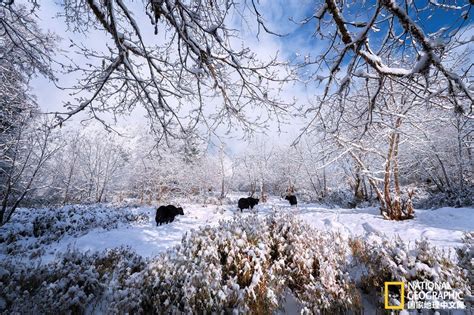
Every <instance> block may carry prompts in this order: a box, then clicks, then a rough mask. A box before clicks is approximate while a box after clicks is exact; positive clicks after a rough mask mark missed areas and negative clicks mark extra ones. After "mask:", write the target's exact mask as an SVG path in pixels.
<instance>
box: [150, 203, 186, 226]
mask: <svg viewBox="0 0 474 315" xmlns="http://www.w3.org/2000/svg"><path fill="white" fill-rule="evenodd" d="M178 214H180V215H184V211H183V208H181V207H179V208H176V207H175V206H173V205H167V206H161V207H159V208H158V209H156V216H155V221H156V225H157V226H158V225H162V224H165V223H170V222H173V221H174V217H175V216H177V215H178Z"/></svg>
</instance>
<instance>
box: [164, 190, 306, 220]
mask: <svg viewBox="0 0 474 315" xmlns="http://www.w3.org/2000/svg"><path fill="white" fill-rule="evenodd" d="M285 200H288V202H289V203H290V205H292V206H296V205H297V204H298V202H297V200H296V196H293V195H288V196H286V197H285ZM259 201H260V200H259V199H258V198H253V197H247V198H240V199H239V202H238V203H237V205H238V207H239V209H240V212H242V211H243V210H244V209H253V207H255V205H257V204H258V202H259ZM177 215H184V211H183V208H181V207H175V206H173V205H167V206H160V207H159V208H158V209H157V210H156V215H155V221H156V225H162V224H166V223H171V222H173V221H174V218H175V217H176V216H177Z"/></svg>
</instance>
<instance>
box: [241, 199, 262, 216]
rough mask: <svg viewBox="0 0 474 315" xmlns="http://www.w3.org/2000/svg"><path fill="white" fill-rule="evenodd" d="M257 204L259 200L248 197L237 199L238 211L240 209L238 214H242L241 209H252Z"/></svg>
mask: <svg viewBox="0 0 474 315" xmlns="http://www.w3.org/2000/svg"><path fill="white" fill-rule="evenodd" d="M258 202H259V199H258V198H252V197H248V198H240V199H239V209H240V212H242V210H243V209H248V208H250V209H253V207H254V206H255V205H256V204H258Z"/></svg>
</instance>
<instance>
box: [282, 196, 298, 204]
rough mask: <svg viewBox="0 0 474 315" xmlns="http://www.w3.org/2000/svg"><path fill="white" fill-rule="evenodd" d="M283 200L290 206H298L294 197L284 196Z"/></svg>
mask: <svg viewBox="0 0 474 315" xmlns="http://www.w3.org/2000/svg"><path fill="white" fill-rule="evenodd" d="M285 199H286V200H288V201H289V202H290V205H292V206H295V205H297V204H298V201H296V196H286V197H285Z"/></svg>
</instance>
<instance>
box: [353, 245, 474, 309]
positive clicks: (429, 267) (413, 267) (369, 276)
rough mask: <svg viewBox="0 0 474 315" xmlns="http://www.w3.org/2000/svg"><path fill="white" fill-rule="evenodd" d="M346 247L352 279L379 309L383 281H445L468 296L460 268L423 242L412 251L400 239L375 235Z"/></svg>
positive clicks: (443, 254)
mask: <svg viewBox="0 0 474 315" xmlns="http://www.w3.org/2000/svg"><path fill="white" fill-rule="evenodd" d="M349 245H350V247H351V249H352V254H353V266H354V267H355V268H356V269H357V273H356V275H357V278H355V279H354V280H355V281H356V282H357V285H358V286H359V287H360V288H361V289H362V290H363V292H365V293H368V294H369V295H371V296H372V298H373V299H374V300H378V301H379V303H380V304H379V306H382V295H381V294H380V291H379V290H380V288H383V286H384V283H385V282H386V281H403V282H405V283H407V282H411V281H415V280H418V281H420V282H422V281H425V280H427V281H432V282H447V283H449V284H450V286H451V288H453V290H456V291H459V292H462V295H463V296H468V295H469V294H470V288H469V283H468V281H467V279H466V277H465V274H464V272H463V270H462V268H460V267H459V266H457V265H456V264H455V263H454V262H453V261H452V260H451V259H449V256H448V254H447V253H444V252H441V251H439V250H438V249H436V248H434V247H432V246H431V245H430V244H429V243H428V242H427V241H426V240H421V241H416V242H415V246H414V248H412V249H409V248H408V245H407V244H406V243H404V242H403V241H401V239H395V240H388V239H384V238H379V237H375V236H374V237H370V238H368V239H361V238H355V239H351V240H350V241H349Z"/></svg>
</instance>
